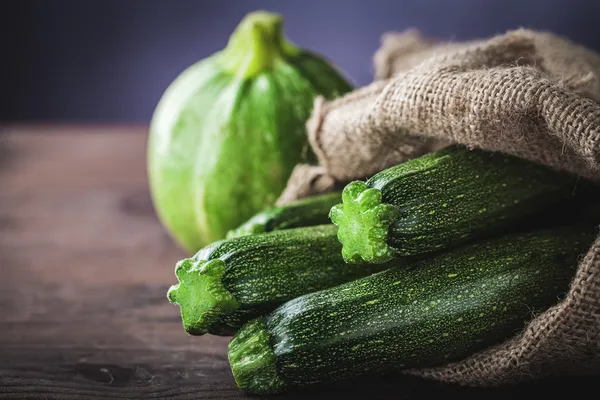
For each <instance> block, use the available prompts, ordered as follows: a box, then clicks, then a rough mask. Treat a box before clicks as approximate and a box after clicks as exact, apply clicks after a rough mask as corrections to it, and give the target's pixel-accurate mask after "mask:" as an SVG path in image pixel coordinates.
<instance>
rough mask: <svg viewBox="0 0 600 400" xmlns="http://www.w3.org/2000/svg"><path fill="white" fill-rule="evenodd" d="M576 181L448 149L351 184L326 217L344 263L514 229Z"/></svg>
mask: <svg viewBox="0 0 600 400" xmlns="http://www.w3.org/2000/svg"><path fill="white" fill-rule="evenodd" d="M576 183H577V177H575V176H573V175H570V174H567V173H562V172H557V171H554V170H551V169H549V168H547V167H545V166H542V165H538V164H534V163H532V162H529V161H526V160H522V159H519V158H517V157H513V156H509V155H505V154H500V153H491V152H488V151H483V150H468V149H467V148H464V147H462V146H458V145H455V146H450V147H447V148H444V149H442V150H440V151H437V152H432V153H429V154H426V155H424V156H421V157H419V158H415V159H413V160H410V161H407V162H404V163H402V164H399V165H396V166H394V167H392V168H389V169H386V170H384V171H381V172H379V173H377V174H376V175H374V176H373V177H371V178H370V179H369V180H367V182H366V183H364V182H360V181H355V182H351V183H349V184H348V185H346V187H345V188H344V190H343V192H342V198H343V200H342V201H343V202H342V203H341V204H338V205H336V206H334V207H333V208H332V209H331V212H330V218H331V220H332V221H333V223H334V224H335V225H337V226H338V227H339V233H338V237H339V239H340V241H341V242H342V244H343V249H342V252H343V256H344V259H345V260H346V261H347V262H349V263H359V262H368V263H380V262H385V261H388V260H389V259H391V258H393V257H396V256H407V255H415V254H422V253H427V252H431V251H438V250H442V249H447V248H450V247H453V246H456V245H459V244H463V243H465V242H468V241H470V240H473V239H476V238H483V237H488V236H490V235H492V234H495V233H497V232H499V231H502V230H503V229H505V228H507V227H511V226H515V224H516V223H517V222H519V221H520V220H522V219H523V218H524V217H527V216H531V215H533V214H535V213H539V212H540V211H542V210H543V209H544V208H546V207H548V206H550V205H553V204H557V203H560V202H563V201H566V200H568V199H571V198H572V197H573V196H574V188H575V186H576Z"/></svg>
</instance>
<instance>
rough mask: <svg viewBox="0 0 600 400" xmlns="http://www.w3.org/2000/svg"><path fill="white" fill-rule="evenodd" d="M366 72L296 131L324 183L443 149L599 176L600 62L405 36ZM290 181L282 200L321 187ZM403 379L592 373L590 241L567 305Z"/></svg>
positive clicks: (596, 365)
mask: <svg viewBox="0 0 600 400" xmlns="http://www.w3.org/2000/svg"><path fill="white" fill-rule="evenodd" d="M375 64H376V71H377V74H376V76H377V78H378V79H377V80H376V81H375V82H374V83H373V84H372V85H370V86H368V87H366V88H363V89H360V90H357V91H355V92H353V93H351V94H349V95H347V96H346V97H343V98H341V99H339V100H334V101H331V102H326V101H324V100H323V99H317V100H316V102H315V109H314V112H313V115H312V117H311V119H310V121H309V122H308V124H307V126H308V128H309V137H310V141H311V145H312V147H313V149H314V151H315V153H316V154H317V156H318V158H319V162H320V166H319V167H311V168H318V169H319V178H318V179H317V180H326V181H328V182H329V183H330V187H332V186H333V185H335V183H336V182H347V181H350V180H353V179H361V178H363V177H366V176H370V175H372V174H374V173H376V172H377V171H379V170H381V169H384V168H387V167H389V166H391V165H393V164H396V163H398V162H400V161H403V160H405V159H407V158H411V157H414V156H417V155H420V154H422V153H424V152H426V151H429V149H431V148H435V147H436V146H443V145H444V144H447V143H451V142H455V143H463V144H465V145H467V146H469V147H471V148H484V149H488V150H492V151H501V152H505V153H509V154H513V155H517V156H520V157H523V158H525V159H529V160H531V161H534V162H538V163H542V164H545V165H547V166H550V167H552V168H555V169H558V170H566V171H569V172H572V173H575V174H578V175H580V176H584V177H587V178H591V179H594V180H600V171H599V170H600V165H599V161H600V149H599V148H598V146H599V145H598V141H599V134H600V106H599V104H598V103H597V102H598V101H599V100H600V81H599V79H598V77H599V76H600V55H598V54H596V53H594V52H592V51H590V50H588V49H585V48H583V47H581V46H578V45H576V44H574V43H571V42H569V41H567V40H565V39H562V38H559V37H556V36H554V35H551V34H549V33H543V32H534V31H530V30H522V29H521V30H516V31H511V32H508V33H506V34H504V35H500V36H496V37H493V38H490V39H488V40H480V41H473V42H468V43H446V44H441V43H435V42H433V41H431V40H427V39H424V38H423V37H421V35H420V34H418V32H415V31H408V32H405V33H403V34H393V35H388V36H386V38H385V39H384V41H383V44H382V48H381V49H380V50H379V51H378V52H377V54H376V56H375ZM297 178H298V175H296V177H295V178H293V179H291V180H290V182H289V185H288V189H287V190H286V196H287V197H286V199H285V200H282V202H285V201H289V200H291V199H293V198H295V197H302V196H305V195H307V194H310V193H315V192H319V191H323V187H315V186H313V185H311V183H310V182H308V181H302V179H297ZM312 179H315V178H314V176H313V178H312ZM300 187H302V188H303V190H302V191H298V190H297V188H300ZM408 373H411V374H416V375H421V376H425V377H429V378H433V379H436V380H439V381H445V382H454V383H459V384H464V385H473V386H494V385H499V384H508V383H515V382H518V381H521V380H527V379H532V378H536V377H541V376H545V375H551V374H559V373H560V374H571V373H575V374H597V373H600V239H597V240H596V242H595V243H594V244H593V246H592V247H591V249H590V250H589V252H588V253H587V255H586V256H585V258H584V259H583V260H582V261H581V265H580V266H579V268H578V271H577V273H576V275H575V277H574V280H573V282H572V286H571V288H570V291H569V293H568V295H567V297H566V298H565V299H564V300H563V301H561V302H560V304H558V305H556V306H555V307H553V308H551V309H549V310H548V311H546V312H544V313H543V314H540V315H537V316H535V318H534V319H533V320H532V322H531V323H529V324H528V326H527V327H526V329H524V331H523V332H521V333H520V334H519V335H517V336H516V337H514V338H512V339H511V340H509V341H507V342H505V343H503V344H501V345H499V346H496V347H494V348H490V349H488V350H486V351H484V352H481V353H479V354H476V355H474V356H472V357H470V358H468V359H466V360H463V361H461V362H457V363H453V364H451V365H447V366H444V367H440V368H432V369H426V370H418V371H408Z"/></svg>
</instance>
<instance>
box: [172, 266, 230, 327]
mask: <svg viewBox="0 0 600 400" xmlns="http://www.w3.org/2000/svg"><path fill="white" fill-rule="evenodd" d="M224 274H225V263H224V262H223V261H222V260H219V259H214V260H208V261H207V260H196V259H194V258H185V259H183V260H181V261H179V262H178V263H177V265H176V266H175V275H176V276H177V279H178V280H179V283H178V284H176V285H173V286H171V288H170V289H169V291H168V293H167V298H168V299H169V301H170V302H171V303H173V304H178V305H179V308H180V309H181V320H182V321H183V328H184V329H185V331H186V332H187V333H189V334H190V335H204V334H206V333H208V328H209V327H210V326H211V324H213V323H215V322H217V321H218V319H219V318H220V317H221V316H223V315H226V314H229V313H232V312H233V311H235V310H237V309H238V308H239V307H240V305H239V303H238V302H237V300H236V299H235V298H234V297H233V296H232V295H231V293H229V291H228V290H227V289H225V286H223V282H222V279H223V275H224Z"/></svg>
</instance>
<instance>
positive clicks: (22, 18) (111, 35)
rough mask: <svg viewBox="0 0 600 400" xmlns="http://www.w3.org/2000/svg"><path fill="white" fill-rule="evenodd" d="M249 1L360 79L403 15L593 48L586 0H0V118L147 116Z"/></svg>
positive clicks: (436, 26) (442, 31)
mask: <svg viewBox="0 0 600 400" xmlns="http://www.w3.org/2000/svg"><path fill="white" fill-rule="evenodd" d="M255 9H268V10H272V11H278V12H281V13H282V14H283V15H284V17H285V29H286V33H287V35H288V37H289V38H290V39H291V40H293V41H294V42H296V43H297V44H298V45H300V46H302V47H305V48H309V49H312V50H315V51H318V52H320V53H322V54H324V55H327V56H328V57H329V58H330V59H332V60H333V61H334V62H335V63H337V64H338V65H339V66H340V67H341V68H342V69H343V70H344V71H345V72H346V73H347V75H348V76H349V77H350V78H351V79H352V80H353V81H354V82H355V83H356V84H359V85H364V84H366V83H368V82H370V81H371V79H372V75H373V74H372V55H373V52H374V51H375V50H376V49H377V47H378V46H379V40H380V37H381V34H382V33H384V32H386V31H393V30H403V29H406V28H408V27H416V28H418V29H420V30H422V31H423V32H424V33H425V34H427V35H430V36H433V37H437V38H440V39H456V40H461V39H468V38H476V37H485V36H490V35H493V34H496V33H500V32H504V31H505V30H507V29H512V28H516V27H520V26H524V27H529V28H535V29H543V30H550V31H553V32H556V33H558V34H562V35H565V36H568V37H570V38H572V39H574V40H576V41H579V42H581V43H584V44H586V45H588V46H590V47H592V48H595V49H598V50H600V1H596V0H589V1H588V0H520V1H517V0H420V1H417V0H412V1H409V0H404V1H402V0H386V1H384V0H370V1H366V0H357V1H352V0H288V1H285V0H279V1H276V0H263V1H258V0H213V1H191V0H171V1H167V0H163V1H157V0H87V1H86V0H40V1H33V0H31V1H25V0H9V1H6V0H5V1H2V2H0V15H1V16H2V17H4V18H2V19H3V20H4V21H3V25H2V28H0V34H1V35H0V36H1V38H0V45H1V46H2V49H3V50H2V53H0V54H2V60H3V61H2V63H0V68H1V70H0V72H1V74H0V76H1V78H0V85H1V86H0V88H1V91H0V93H2V96H1V97H0V101H1V103H0V120H4V121H6V120H13V121H14V120H17V121H24V120H29V121H31V120H36V121H69V122H72V121H83V122H142V123H145V122H148V121H149V119H150V117H151V115H152V111H153V110H154V107H155V105H156V103H157V101H158V99H159V98H160V96H161V94H162V92H163V91H164V89H165V88H166V87H167V86H168V85H169V83H170V82H171V81H172V80H173V79H174V78H175V77H176V76H177V75H178V74H179V73H180V72H181V71H182V70H183V69H185V68H186V67H187V66H189V65H190V64H192V63H194V62H195V61H197V60H199V59H201V58H204V57H206V56H208V55H210V54H211V53H213V52H214V51H216V50H218V49H220V48H222V47H223V46H224V45H225V43H226V42H227V38H228V36H229V34H230V33H231V32H232V30H233V29H234V28H235V26H236V25H237V23H238V22H239V21H240V19H241V18H242V17H243V16H244V15H245V14H246V13H247V12H249V11H252V10H255Z"/></svg>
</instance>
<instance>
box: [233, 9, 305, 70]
mask: <svg viewBox="0 0 600 400" xmlns="http://www.w3.org/2000/svg"><path fill="white" fill-rule="evenodd" d="M300 52H301V50H300V49H299V48H298V47H296V45H294V44H293V43H291V42H290V41H288V40H286V39H285V37H284V34H283V17H282V16H281V15H280V14H277V13H272V12H268V11H255V12H252V13H249V14H248V15H247V16H246V17H245V18H244V19H243V20H242V21H241V22H240V24H239V25H238V26H237V28H236V29H235V31H234V32H233V33H232V35H231V37H230V38H229V42H228V44H227V47H226V48H225V50H224V51H223V54H222V57H223V58H222V62H223V66H224V68H225V69H226V70H229V71H231V72H234V73H236V74H238V75H239V76H240V77H241V78H243V79H248V78H252V77H254V76H256V75H258V74H260V73H261V72H263V71H265V70H267V69H270V68H272V67H273V65H274V63H276V62H277V61H278V60H279V59H281V58H284V59H285V58H286V57H293V56H295V55H297V54H299V53H300Z"/></svg>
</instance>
